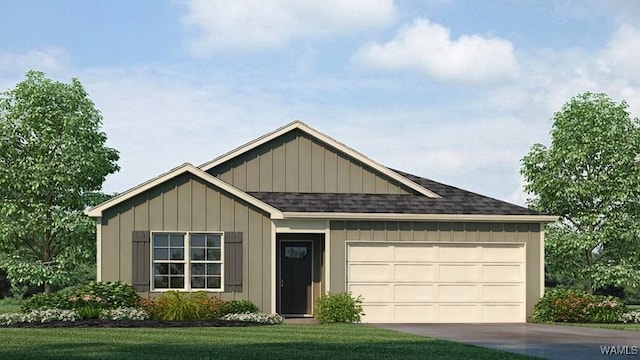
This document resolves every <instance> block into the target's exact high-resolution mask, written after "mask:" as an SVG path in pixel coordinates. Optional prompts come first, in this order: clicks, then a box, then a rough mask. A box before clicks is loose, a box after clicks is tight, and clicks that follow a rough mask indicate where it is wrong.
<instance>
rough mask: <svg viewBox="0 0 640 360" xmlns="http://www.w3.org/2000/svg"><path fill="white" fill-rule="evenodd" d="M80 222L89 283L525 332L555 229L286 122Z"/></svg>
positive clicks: (283, 309) (531, 214)
mask: <svg viewBox="0 0 640 360" xmlns="http://www.w3.org/2000/svg"><path fill="white" fill-rule="evenodd" d="M86 213H87V215H88V216H90V217H92V218H95V220H96V224H97V277H98V280H101V281H118V280H120V281H124V282H127V283H130V284H132V285H133V286H134V287H135V288H136V290H137V291H138V292H139V293H141V295H143V296H156V295H157V294H159V293H162V292H163V291H167V290H179V291H207V292H211V293H212V296H220V297H221V298H223V299H246V300H250V301H252V302H253V303H255V304H257V305H258V306H259V307H260V308H261V309H262V311H264V312H268V313H279V314H282V315H285V316H310V315H311V314H312V313H313V307H314V301H315V300H316V299H317V298H318V296H320V295H321V294H325V293H327V292H331V293H335V292H342V291H350V292H351V293H352V294H353V295H361V296H362V298H363V299H364V303H363V305H364V312H365V314H366V315H365V316H364V317H363V321H364V322H524V321H526V319H527V318H529V317H531V315H532V311H533V306H534V305H535V303H536V302H537V301H538V299H539V298H540V297H541V296H542V294H543V291H544V261H543V259H544V232H543V229H544V228H543V225H544V224H545V223H548V222H551V221H555V220H556V217H553V216H547V215H542V214H540V213H537V212H535V211H533V210H530V209H527V208H524V207H520V206H516V205H513V204H509V203H506V202H504V201H500V200H496V199H492V198H489V197H486V196H482V195H478V194H475V193H472V192H469V191H465V190H462V189H459V188H456V187H453V186H449V185H445V184H441V183H438V182H435V181H432V180H429V179H425V178H422V177H419V176H416V175H411V174H408V173H405V172H402V171H398V170H393V169H390V168H387V167H385V166H384V165H381V164H379V163H377V162H375V161H374V160H372V159H370V158H368V157H367V156H365V155H363V154H361V153H359V152H358V151H356V150H354V149H351V148H350V147H348V146H346V145H344V144H342V143H340V142H338V141H336V140H334V139H333V138H331V137H329V136H327V135H325V134H323V133H321V132H319V131H317V130H315V129H313V128H311V127H309V126H308V125H306V124H304V123H302V122H299V121H294V122H292V123H290V124H288V125H286V126H283V127H281V128H279V129H277V130H275V131H273V132H271V133H268V134H266V135H264V136H262V137H259V138H257V139H255V140H254V141H251V142H249V143H247V144H245V145H242V146H240V147H239V148H237V149H235V150H232V151H230V152H228V153H226V154H224V155H222V156H220V157H217V158H215V159H213V160H211V161H209V162H207V163H204V164H202V165H200V166H198V167H196V166H193V165H191V164H188V163H185V164H183V165H181V166H178V167H176V168H174V169H172V170H170V171H168V172H166V173H164V174H161V175H159V176H158V177H156V178H153V179H151V180H149V181H147V182H145V183H142V184H140V185H138V186H136V187H134V188H132V189H129V190H127V191H125V192H123V193H121V194H119V195H118V196H115V197H114V198H112V199H110V200H109V201H107V202H105V203H103V204H101V205H98V206H96V207H94V208H92V209H90V210H87V212H86Z"/></svg>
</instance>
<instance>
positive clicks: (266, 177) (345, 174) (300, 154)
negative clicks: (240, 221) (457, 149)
mask: <svg viewBox="0 0 640 360" xmlns="http://www.w3.org/2000/svg"><path fill="white" fill-rule="evenodd" d="M208 173H210V174H212V175H214V176H217V177H219V178H220V179H222V180H223V181H225V182H227V183H229V184H232V185H233V186H235V187H237V188H239V189H241V190H243V191H261V192H307V193H310V192H312V193H367V194H409V193H411V190H409V189H406V188H405V187H404V185H400V184H398V183H397V182H395V181H393V180H390V179H388V178H387V177H386V176H384V175H382V174H379V173H377V172H376V171H375V170H373V169H372V168H370V167H368V166H366V165H364V164H362V163H360V162H359V161H357V160H355V159H352V158H350V157H348V156H347V155H346V154H344V153H342V152H339V151H338V150H336V149H334V148H332V147H329V146H328V145H326V144H324V143H321V142H319V141H316V140H314V139H312V138H311V137H309V136H308V135H307V134H306V133H303V132H301V131H299V130H293V131H291V132H289V133H286V134H284V135H283V136H281V137H278V138H276V139H274V140H272V141H270V142H267V143H265V144H263V145H261V146H259V147H257V148H255V149H253V150H251V151H249V152H247V153H245V154H243V155H242V156H239V157H237V158H235V159H233V160H230V161H229V162H227V163H224V164H221V165H219V166H217V167H215V168H213V169H210V170H209V171H208Z"/></svg>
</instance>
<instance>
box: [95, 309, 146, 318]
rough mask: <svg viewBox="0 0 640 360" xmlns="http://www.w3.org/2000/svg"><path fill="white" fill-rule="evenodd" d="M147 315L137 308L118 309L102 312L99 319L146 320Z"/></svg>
mask: <svg viewBox="0 0 640 360" xmlns="http://www.w3.org/2000/svg"><path fill="white" fill-rule="evenodd" d="M148 318H149V315H148V314H147V313H146V311H144V310H142V309H137V308H130V307H119V308H117V309H107V310H102V312H101V313H100V319H102V320H146V319H148Z"/></svg>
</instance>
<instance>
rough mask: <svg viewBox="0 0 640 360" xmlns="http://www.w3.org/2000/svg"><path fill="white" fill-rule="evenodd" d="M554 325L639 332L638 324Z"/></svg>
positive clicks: (639, 326)
mask: <svg viewBox="0 0 640 360" xmlns="http://www.w3.org/2000/svg"><path fill="white" fill-rule="evenodd" d="M556 324H558V325H569V326H579V327H591V328H601V329H613V330H624V331H640V324H581V323H556Z"/></svg>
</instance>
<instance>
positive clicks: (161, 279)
mask: <svg viewBox="0 0 640 360" xmlns="http://www.w3.org/2000/svg"><path fill="white" fill-rule="evenodd" d="M153 287H154V288H156V289H167V288H169V277H168V276H154V277H153Z"/></svg>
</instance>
